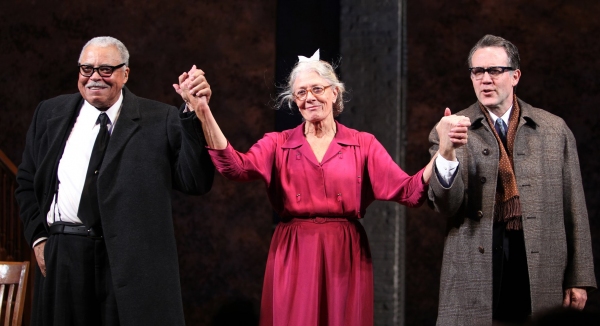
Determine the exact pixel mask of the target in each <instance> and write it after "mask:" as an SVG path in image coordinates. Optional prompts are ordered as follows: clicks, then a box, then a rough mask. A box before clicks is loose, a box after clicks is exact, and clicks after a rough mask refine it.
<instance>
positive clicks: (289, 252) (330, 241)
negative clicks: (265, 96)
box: [210, 123, 427, 326]
mask: <svg viewBox="0 0 600 326" xmlns="http://www.w3.org/2000/svg"><path fill="white" fill-rule="evenodd" d="M303 130H304V124H302V125H300V126H298V127H296V128H294V129H290V130H286V131H283V132H280V133H276V132H273V133H268V134H266V135H265V136H264V137H263V138H262V139H261V140H259V141H258V142H257V143H256V144H254V146H252V148H250V150H249V151H248V152H247V153H245V154H244V153H240V152H237V151H236V150H234V149H233V148H232V147H231V145H228V146H227V148H226V149H224V150H210V154H211V156H212V159H213V162H214V164H215V166H216V168H217V170H218V171H219V172H220V173H221V174H222V175H223V176H225V177H226V178H228V179H232V180H236V181H250V180H262V181H264V182H265V185H266V187H267V191H268V194H269V199H270V201H271V204H272V206H273V208H274V209H275V211H276V212H277V213H278V214H279V216H280V217H281V219H282V222H280V223H279V224H278V225H277V228H276V229H275V233H274V234H273V239H272V240H271V248H270V250H269V256H268V259H267V267H266V271H265V278H264V285H263V293H262V302H261V312H260V325H261V326H270V325H276V326H307V325H311V326H312V325H344V326H354V325H356V326H365V325H367V326H368V325H372V324H373V267H372V263H371V253H370V250H369V244H368V241H367V236H366V234H365V231H364V229H363V227H362V226H361V224H360V223H359V222H358V219H359V218H361V217H363V216H364V214H365V211H366V209H367V206H369V204H371V203H372V202H373V201H374V200H389V201H395V202H398V203H401V204H404V205H407V206H410V207H415V206H419V205H421V204H422V203H423V201H424V200H425V198H426V193H427V186H426V185H425V184H423V182H422V177H421V176H422V174H423V170H421V171H419V172H418V173H417V174H415V175H414V176H409V175H408V174H406V173H405V172H404V171H402V169H400V168H399V167H398V165H397V164H396V163H395V162H394V161H393V160H392V158H391V157H390V155H389V154H388V153H387V151H386V150H385V149H384V148H383V146H382V145H381V144H380V143H379V142H378V141H377V140H376V139H375V137H374V136H373V135H371V134H368V133H365V132H358V131H356V130H354V129H350V128H346V127H344V126H343V125H341V124H339V123H337V133H336V135H335V138H334V139H333V141H332V142H331V144H330V145H329V149H328V150H327V152H326V154H325V156H324V157H323V160H322V162H321V163H319V162H317V159H316V157H315V155H314V153H313V151H312V149H311V148H310V145H309V144H308V142H307V141H306V138H305V137H304V133H303Z"/></svg>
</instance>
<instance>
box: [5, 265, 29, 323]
mask: <svg viewBox="0 0 600 326" xmlns="http://www.w3.org/2000/svg"><path fill="white" fill-rule="evenodd" d="M28 273H29V262H28V261H25V262H8V261H6V262H4V261H0V323H2V321H3V320H4V323H2V325H4V326H21V321H22V320H23V306H24V304H25V293H26V289H27V275H28ZM7 289H8V292H7Z"/></svg>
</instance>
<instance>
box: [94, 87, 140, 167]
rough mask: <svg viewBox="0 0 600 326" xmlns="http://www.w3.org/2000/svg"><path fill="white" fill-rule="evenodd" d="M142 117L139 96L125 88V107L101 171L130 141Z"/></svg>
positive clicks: (112, 136) (122, 109) (109, 144)
mask: <svg viewBox="0 0 600 326" xmlns="http://www.w3.org/2000/svg"><path fill="white" fill-rule="evenodd" d="M139 118H140V111H139V105H138V101H137V97H136V96H135V95H133V94H132V93H131V92H130V91H129V90H128V89H127V88H125V87H124V88H123V107H122V108H121V112H120V113H119V118H118V120H117V123H116V125H115V129H114V130H113V132H112V135H111V136H110V141H109V143H108V148H107V149H106V154H105V156H104V160H103V162H102V168H101V171H100V173H101V174H102V173H103V171H104V170H105V169H106V168H107V167H108V166H110V165H111V162H112V161H114V160H115V158H116V157H117V154H119V152H121V150H122V149H123V147H124V146H125V144H127V142H128V141H129V139H130V138H131V136H133V134H134V133H135V131H136V130H137V129H138V128H139V127H140V126H139V124H138V123H137V120H138V119H139Z"/></svg>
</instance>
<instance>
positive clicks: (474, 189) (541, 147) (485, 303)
mask: <svg viewBox="0 0 600 326" xmlns="http://www.w3.org/2000/svg"><path fill="white" fill-rule="evenodd" d="M518 101H519V105H520V107H521V117H520V118H519V125H518V129H517V134H516V138H515V145H514V155H513V156H514V169H515V175H516V179H517V186H518V189H519V193H520V200H521V205H522V212H523V231H524V234H525V247H526V254H527V264H528V270H529V280H530V284H531V306H532V307H531V308H532V313H533V314H534V315H535V314H537V313H540V312H541V311H544V310H545V309H547V308H551V307H556V306H560V305H561V303H562V299H563V289H565V288H571V287H587V288H589V289H593V288H595V287H596V280H595V278H594V265H593V258H592V248H591V239H590V230H589V221H588V215H587V209H586V205H585V198H584V194H583V186H582V183H581V173H580V170H579V159H578V157H577V148H576V144H575V138H574V137H573V133H572V132H571V130H570V129H569V128H568V127H567V125H566V124H565V122H564V121H563V120H562V119H561V118H559V117H557V116H555V115H553V114H551V113H549V112H547V111H544V110H541V109H538V108H534V107H532V106H531V105H529V104H527V103H525V102H523V101H521V100H520V99H519V100H518ZM457 114H458V115H465V116H467V117H469V118H470V119H471V126H470V127H469V131H468V135H469V139H468V144H467V145H466V146H463V147H461V148H459V149H458V150H457V158H458V161H459V162H460V164H459V168H458V172H457V175H456V177H455V179H454V181H453V183H452V184H451V185H450V187H449V188H445V187H444V186H442V185H441V184H440V182H439V181H438V178H437V177H435V176H434V177H432V178H431V181H430V188H429V203H430V205H431V206H432V207H433V208H434V209H435V210H436V211H437V212H440V213H441V214H442V215H444V216H445V217H446V218H447V234H446V239H445V244H444V257H443V262H442V271H441V280H440V297H439V308H438V319H437V324H438V325H491V323H492V224H493V221H492V216H493V210H494V198H495V192H496V182H497V178H498V155H499V148H498V143H497V141H496V139H495V138H494V134H493V132H492V131H491V129H490V126H489V125H488V123H487V122H486V119H485V117H484V115H483V113H482V112H481V110H480V109H479V106H478V104H477V103H475V104H473V105H471V106H470V107H469V108H467V109H465V110H463V111H460V112H458V113H457ZM429 136H430V137H429V140H430V142H431V144H432V146H431V148H430V153H431V154H432V155H433V154H435V152H436V151H437V148H438V143H439V142H438V137H437V133H436V132H435V128H434V129H433V130H432V131H431V133H430V135H429Z"/></svg>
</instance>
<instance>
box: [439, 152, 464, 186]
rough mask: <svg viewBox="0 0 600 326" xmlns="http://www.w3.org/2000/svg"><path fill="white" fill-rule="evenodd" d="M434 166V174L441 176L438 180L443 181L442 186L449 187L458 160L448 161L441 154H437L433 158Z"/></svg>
mask: <svg viewBox="0 0 600 326" xmlns="http://www.w3.org/2000/svg"><path fill="white" fill-rule="evenodd" d="M435 167H436V169H435V172H436V174H437V175H438V177H439V178H441V179H440V181H444V182H443V183H444V186H445V187H449V186H450V185H451V184H452V182H453V181H454V176H455V175H456V169H457V168H458V161H448V160H447V159H445V158H444V157H442V156H441V155H438V156H437V157H436V159H435Z"/></svg>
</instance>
